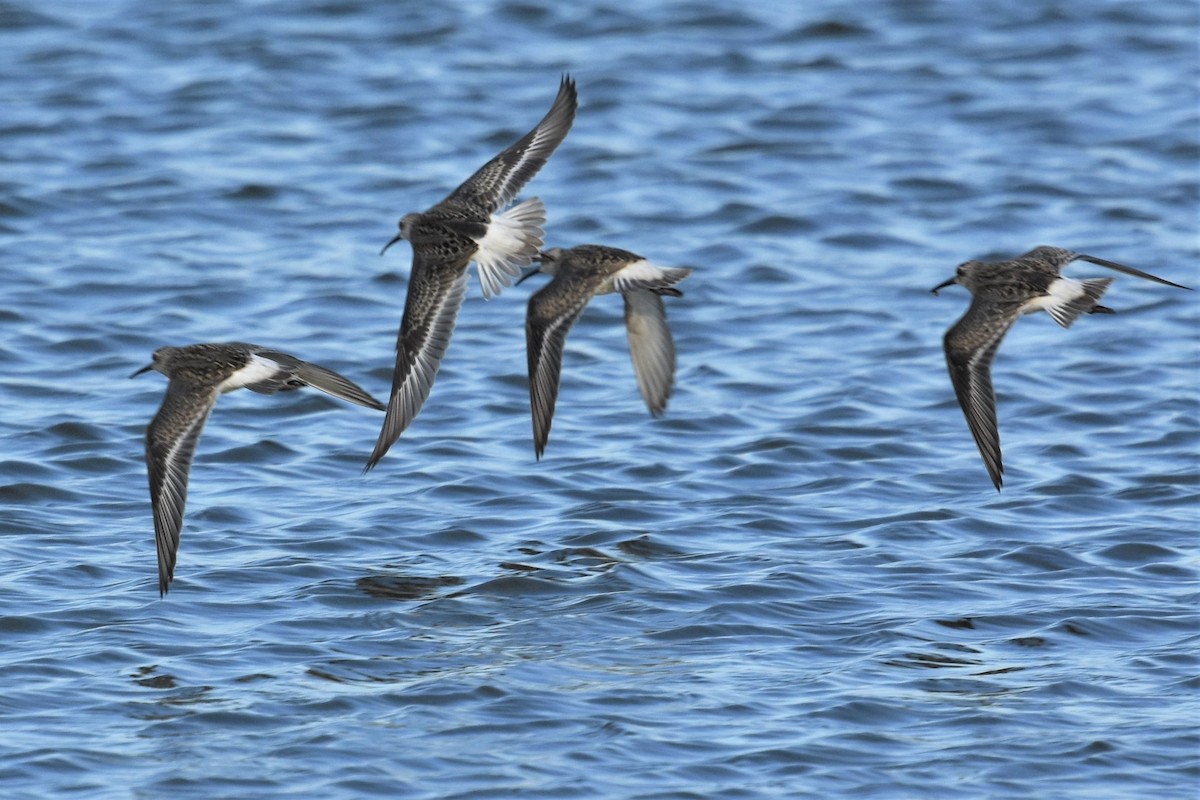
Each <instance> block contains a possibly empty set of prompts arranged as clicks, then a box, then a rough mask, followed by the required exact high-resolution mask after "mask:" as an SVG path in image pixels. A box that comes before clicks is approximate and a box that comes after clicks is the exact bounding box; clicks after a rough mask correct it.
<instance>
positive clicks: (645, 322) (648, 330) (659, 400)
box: [621, 289, 675, 416]
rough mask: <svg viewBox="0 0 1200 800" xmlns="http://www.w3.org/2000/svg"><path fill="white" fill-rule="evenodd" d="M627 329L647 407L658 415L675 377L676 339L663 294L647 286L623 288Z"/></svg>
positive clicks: (636, 372)
mask: <svg viewBox="0 0 1200 800" xmlns="http://www.w3.org/2000/svg"><path fill="white" fill-rule="evenodd" d="M621 296H622V297H624V298H625V331H626V333H627V334H628V335H629V354H630V356H631V357H632V358H633V372H634V374H635V375H636V376H637V383H638V389H639V390H640V391H641V393H642V399H644V400H645V401H646V407H647V408H649V409H650V413H651V414H652V415H653V416H658V415H659V414H661V413H662V412H663V411H664V410H666V407H667V399H668V398H669V397H670V396H671V385H672V383H674V380H675V341H674V340H673V339H672V338H671V329H670V328H669V327H668V326H667V312H666V309H665V308H664V307H663V300H662V297H661V296H660V295H658V294H656V293H655V292H651V291H647V290H645V289H635V290H633V291H628V292H624V293H623V294H622V295H621Z"/></svg>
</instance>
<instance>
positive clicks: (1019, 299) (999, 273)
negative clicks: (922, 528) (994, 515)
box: [931, 245, 1189, 491]
mask: <svg viewBox="0 0 1200 800" xmlns="http://www.w3.org/2000/svg"><path fill="white" fill-rule="evenodd" d="M1076 260H1081V261H1088V262H1091V263H1092V264H1097V265H1099V266H1102V267H1107V268H1108V269H1112V270H1116V271H1117V272H1123V273H1125V274H1126V275H1133V276H1135V277H1138V278H1144V279H1146V280H1150V281H1154V282H1155V283H1161V284H1164V285H1166V286H1173V287H1175V288H1177V289H1188V288H1189V287H1187V286H1181V285H1180V284H1178V283H1173V282H1171V281H1168V280H1165V279H1163V278H1159V277H1157V276H1155V275H1151V274H1150V273H1148V272H1142V271H1141V270H1139V269H1134V268H1133V267H1127V266H1125V265H1123V264H1117V263H1115V262H1112V261H1107V260H1105V259H1103V258H1097V257H1095V256H1089V255H1085V254H1083V253H1076V252H1073V251H1071V250H1066V249H1064V248H1061V247H1050V246H1046V245H1042V246H1039V247H1035V248H1034V249H1032V250H1030V251H1029V252H1028V253H1025V254H1024V255H1022V256H1019V257H1018V258H1014V259H1012V260H1009V261H996V262H986V261H966V262H964V263H962V264H960V265H959V266H958V269H957V270H956V271H955V274H954V277H952V278H950V279H949V280H946V281H944V282H942V283H940V284H938V285H937V286H935V287H933V289H932V290H931V291H932V292H933V294H935V295H936V294H937V293H938V292H939V291H940V290H941V289H944V288H946V287H947V286H951V285H953V284H958V285H960V286H964V287H966V288H967V289H968V290H969V291H970V292H971V295H972V299H971V305H970V306H969V307H968V308H967V311H966V313H965V314H963V316H962V317H961V318H960V319H959V320H958V322H956V323H954V325H953V326H951V327H950V329H949V330H948V331H947V332H946V335H945V338H944V340H943V346H944V349H945V351H946V366H947V367H948V368H949V371H950V382H951V383H952V384H953V385H954V393H955V395H956V396H957V397H958V403H959V405H960V406H961V407H962V410H963V414H964V415H965V416H966V418H967V427H969V428H970V430H971V434H972V436H974V438H975V444H976V445H978V447H979V452H980V454H981V455H982V456H983V463H984V466H985V467H987V471H988V475H989V476H990V477H991V479H992V483H993V484H994V485H995V487H996V491H1000V487H1001V485H1002V484H1003V476H1004V464H1003V462H1002V461H1001V457H1000V432H999V428H998V425H997V422H996V396H995V393H994V391H993V390H992V360H993V359H994V358H995V356H996V350H997V349H998V348H999V347H1000V341H1001V340H1002V339H1003V338H1004V335H1005V334H1006V333H1008V329H1009V328H1011V327H1012V325H1013V323H1014V322H1016V321H1017V319H1018V318H1019V317H1021V316H1022V315H1024V314H1032V313H1035V312H1037V311H1045V312H1046V313H1047V314H1049V315H1050V316H1051V318H1053V319H1054V321H1055V322H1057V323H1058V324H1059V325H1060V326H1062V327H1064V328H1069V327H1070V326H1071V323H1073V322H1074V321H1075V320H1076V318H1078V317H1079V315H1081V314H1112V313H1114V312H1113V310H1112V309H1111V308H1108V307H1107V306H1102V305H1100V304H1099V301H1100V298H1101V297H1102V296H1103V295H1104V292H1105V291H1106V290H1107V289H1108V286H1109V284H1111V283H1112V282H1113V279H1112V278H1083V279H1081V280H1076V279H1073V278H1068V277H1065V276H1063V275H1060V274H1059V273H1060V272H1061V271H1062V268H1063V267H1065V266H1066V265H1067V264H1069V263H1071V262H1072V261H1076Z"/></svg>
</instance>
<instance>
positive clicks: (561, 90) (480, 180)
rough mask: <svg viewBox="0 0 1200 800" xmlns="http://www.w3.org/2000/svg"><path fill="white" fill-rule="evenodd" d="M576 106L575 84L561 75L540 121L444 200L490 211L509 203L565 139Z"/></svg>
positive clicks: (572, 120)
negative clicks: (556, 89) (472, 205)
mask: <svg viewBox="0 0 1200 800" xmlns="http://www.w3.org/2000/svg"><path fill="white" fill-rule="evenodd" d="M578 105H579V100H578V97H577V95H576V92H575V81H574V80H572V79H571V77H570V76H569V75H564V76H563V79H562V82H561V83H560V84H559V87H558V95H557V96H556V97H555V98H554V103H553V104H552V105H551V106H550V110H549V111H548V112H546V116H545V117H543V118H542V120H541V122H539V123H538V124H537V125H535V126H534V127H533V130H531V131H529V133H527V134H525V135H524V136H522V137H521V138H520V139H519V140H517V141H516V142H515V143H514V144H513V145H512V146H511V147H509V148H508V149H506V150H505V151H504V152H502V153H501V154H500V155H498V156H496V157H495V158H493V159H492V160H491V161H489V162H488V163H486V164H484V165H483V166H482V167H480V168H479V170H478V171H476V173H475V174H474V175H472V176H471V177H470V178H468V179H467V180H466V181H465V182H463V184H462V185H461V186H459V187H458V188H457V189H455V190H454V191H453V192H451V193H450V195H449V197H447V198H446V199H447V200H451V201H458V202H468V203H472V204H474V205H478V206H481V207H482V208H485V209H487V210H488V211H489V212H492V211H495V210H497V209H499V208H502V207H503V206H506V205H508V204H509V203H511V202H512V201H513V198H515V197H516V196H517V193H518V192H520V191H521V189H522V188H523V187H524V186H525V184H526V183H528V182H529V181H530V179H531V178H533V176H534V175H536V174H537V173H538V170H540V169H541V168H542V167H543V166H544V165H545V164H546V161H547V159H549V158H550V155H551V153H553V152H554V150H555V149H556V148H557V147H558V146H559V145H560V144H561V143H562V141H563V139H564V138H566V135H567V132H568V131H569V130H571V125H572V123H574V121H575V109H576V108H577V107H578Z"/></svg>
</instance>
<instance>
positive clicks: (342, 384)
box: [296, 361, 387, 411]
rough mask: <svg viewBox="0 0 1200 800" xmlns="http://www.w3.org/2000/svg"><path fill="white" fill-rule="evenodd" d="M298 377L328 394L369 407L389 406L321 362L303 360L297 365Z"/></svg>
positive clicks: (379, 409)
mask: <svg viewBox="0 0 1200 800" xmlns="http://www.w3.org/2000/svg"><path fill="white" fill-rule="evenodd" d="M296 378H297V379H299V380H301V381H303V382H304V383H306V384H307V385H309V386H311V387H313V388H314V389H320V390H321V391H322V392H325V393H326V394H330V395H333V396H334V397H338V398H341V399H342V400H346V401H349V402H351V403H356V404H358V405H360V406H366V407H367V408H374V409H375V410H377V411H383V410H384V409H385V408H387V406H385V405H384V404H383V403H381V402H379V401H378V400H376V399H375V398H374V397H372V396H371V395H369V394H368V393H367V392H366V390H364V389H363V388H362V387H361V386H359V385H358V384H357V383H355V382H354V381H351V380H349V379H348V378H345V377H343V376H341V375H339V374H338V373H336V372H334V371H333V370H331V369H326V368H325V367H322V366H321V365H320V364H313V363H311V362H309V361H301V362H300V364H299V366H297V367H296Z"/></svg>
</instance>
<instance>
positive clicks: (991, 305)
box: [943, 298, 1021, 490]
mask: <svg viewBox="0 0 1200 800" xmlns="http://www.w3.org/2000/svg"><path fill="white" fill-rule="evenodd" d="M1020 315H1021V311H1020V304H1019V303H1009V302H1003V303H998V302H992V301H989V300H980V299H978V298H976V299H974V300H973V301H972V302H971V306H970V307H969V308H968V309H967V313H965V314H963V316H962V318H961V319H960V320H959V321H958V322H956V323H954V325H953V326H952V327H951V328H950V330H948V331H947V332H946V336H945V339H944V341H943V345H944V346H945V350H946V366H947V367H948V368H949V370H950V382H951V383H952V384H954V393H955V395H957V396H958V404H959V405H960V406H961V407H962V410H963V415H964V416H966V418H967V427H969V428H970V429H971V435H972V436H974V437H975V444H976V445H978V447H979V453H980V455H982V456H983V463H984V466H986V467H987V471H988V475H990V476H991V478H992V483H994V484H995V485H996V489H997V490H999V489H1000V486H1001V484H1002V483H1003V475H1004V464H1003V462H1002V461H1001V458H1000V431H999V427H998V425H997V423H996V395H995V392H994V391H993V390H992V360H993V359H994V358H995V357H996V350H997V349H998V348H999V347H1000V342H1001V340H1003V339H1004V334H1006V333H1007V332H1008V329H1009V328H1011V327H1012V325H1013V323H1014V322H1016V320H1017V318H1018V317H1019V316H1020Z"/></svg>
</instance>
